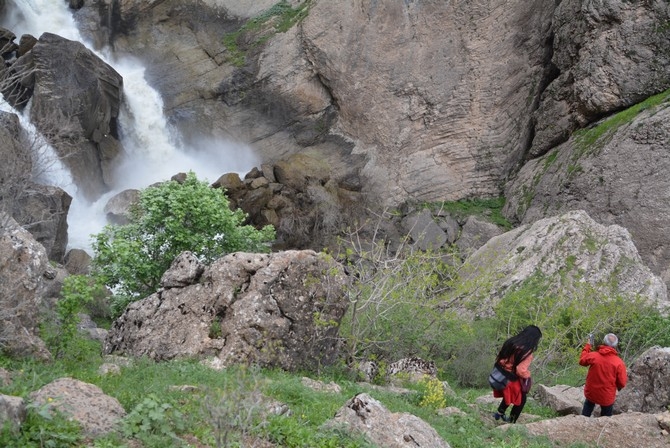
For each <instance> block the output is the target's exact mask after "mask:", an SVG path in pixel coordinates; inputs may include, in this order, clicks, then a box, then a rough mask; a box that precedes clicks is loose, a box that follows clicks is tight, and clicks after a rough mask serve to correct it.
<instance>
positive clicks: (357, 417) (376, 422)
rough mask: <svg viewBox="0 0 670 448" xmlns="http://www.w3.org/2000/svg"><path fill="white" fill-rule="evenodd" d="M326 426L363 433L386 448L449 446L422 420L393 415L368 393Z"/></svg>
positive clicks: (358, 398) (447, 447) (399, 414)
mask: <svg viewBox="0 0 670 448" xmlns="http://www.w3.org/2000/svg"><path fill="white" fill-rule="evenodd" d="M324 426H325V427H332V428H342V427H344V428H346V430H347V431H351V432H356V433H361V434H363V435H365V436H366V438H367V439H368V440H370V441H371V442H372V443H374V444H376V445H377V446H383V447H386V448H409V447H431V448H449V446H450V445H449V444H448V443H447V442H445V441H444V440H442V438H441V437H440V435H439V434H438V433H437V431H435V429H433V428H432V427H431V426H430V425H429V424H428V423H426V422H425V421H423V420H421V419H420V418H419V417H417V416H415V415H412V414H408V413H394V412H390V411H389V410H388V409H387V408H386V407H385V406H384V405H383V404H382V403H381V402H379V401H377V400H375V399H374V398H372V397H371V396H370V395H368V394H365V393H362V394H358V395H356V396H354V397H353V398H352V399H350V400H349V401H347V403H346V404H345V405H344V406H343V407H342V408H340V410H339V411H337V413H336V414H335V417H333V418H332V419H331V420H328V421H327V422H326V423H325V424H324Z"/></svg>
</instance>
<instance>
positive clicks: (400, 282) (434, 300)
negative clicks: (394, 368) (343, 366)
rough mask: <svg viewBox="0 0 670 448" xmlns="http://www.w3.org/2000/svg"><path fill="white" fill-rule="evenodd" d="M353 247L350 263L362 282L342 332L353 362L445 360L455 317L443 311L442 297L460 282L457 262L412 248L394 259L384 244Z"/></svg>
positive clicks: (352, 298) (352, 291)
mask: <svg viewBox="0 0 670 448" xmlns="http://www.w3.org/2000/svg"><path fill="white" fill-rule="evenodd" d="M352 247H354V249H352V250H350V252H349V253H348V254H347V260H346V261H345V263H347V265H348V266H347V267H348V270H349V272H350V273H352V275H353V277H354V278H355V279H356V281H355V283H354V285H353V287H352V288H351V289H350V292H349V302H350V303H349V307H348V310H347V314H346V315H345V317H344V318H343V320H342V323H341V326H340V335H341V336H342V337H343V339H344V342H345V350H346V357H347V359H349V360H350V361H357V360H370V359H376V360H377V361H384V360H391V361H396V360H398V359H401V358H405V357H409V356H419V357H423V358H425V359H435V358H440V357H442V356H444V355H445V350H444V348H445V345H448V341H445V338H444V334H445V331H446V329H447V327H448V326H449V325H450V324H451V323H452V322H453V321H452V320H451V318H452V317H453V313H452V312H451V311H448V310H446V309H445V308H444V307H443V305H444V303H443V300H442V298H441V295H442V292H443V291H444V290H445V289H447V288H448V287H449V285H450V284H451V282H452V281H453V278H454V276H455V269H454V267H453V266H452V265H451V264H450V263H449V262H448V261H450V259H451V258H450V257H449V256H448V255H447V254H443V253H433V252H422V251H418V250H415V249H414V248H412V247H411V246H403V247H401V248H400V249H398V250H397V251H396V252H395V253H393V254H389V253H388V252H387V248H386V246H385V244H383V243H380V244H372V245H371V246H370V248H369V249H367V250H363V249H362V248H361V247H360V246H355V245H353V246H352Z"/></svg>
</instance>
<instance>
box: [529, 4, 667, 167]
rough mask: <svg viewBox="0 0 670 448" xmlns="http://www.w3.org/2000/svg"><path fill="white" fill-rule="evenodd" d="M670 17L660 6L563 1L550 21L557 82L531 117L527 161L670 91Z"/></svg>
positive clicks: (664, 8) (548, 89)
mask: <svg viewBox="0 0 670 448" xmlns="http://www.w3.org/2000/svg"><path fill="white" fill-rule="evenodd" d="M668 20H670V10H668V8H667V5H666V4H664V3H663V2H658V1H655V2H628V1H626V0H597V1H584V0H564V1H561V2H558V6H557V8H556V13H555V15H554V20H553V30H554V43H553V50H554V51H553V57H552V63H553V64H554V65H555V66H556V69H557V73H559V75H558V77H557V78H556V79H554V80H553V81H552V82H551V83H550V84H549V86H548V87H547V89H546V90H545V91H544V93H543V94H542V100H541V102H540V106H539V108H538V110H537V111H536V112H535V114H534V115H535V117H536V126H535V136H534V139H533V144H532V148H531V150H530V155H531V156H537V155H540V154H544V153H545V152H547V151H548V150H549V149H551V148H553V147H554V146H556V145H557V144H559V143H561V142H564V141H565V140H567V138H568V137H569V136H570V134H571V133H572V131H574V130H575V129H579V128H582V127H585V126H586V125H587V124H589V123H591V122H593V121H596V120H597V119H599V118H600V117H602V116H604V115H607V114H610V113H612V112H616V111H619V110H621V109H623V108H625V107H627V106H630V105H632V104H635V103H638V102H639V101H641V100H643V99H644V98H646V97H648V96H650V95H652V94H655V93H658V92H660V91H663V90H665V89H667V88H668V87H670V73H668V70H667V67H668V65H669V64H670V50H668V49H669V48H670V30H668V28H667V26H665V24H666V23H667V22H668Z"/></svg>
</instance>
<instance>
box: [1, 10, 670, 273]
mask: <svg viewBox="0 0 670 448" xmlns="http://www.w3.org/2000/svg"><path fill="white" fill-rule="evenodd" d="M71 6H73V7H76V8H78V9H73V14H74V17H75V19H76V21H77V23H78V25H79V28H80V30H81V32H82V34H83V35H84V36H85V37H86V39H88V40H89V41H90V42H93V44H94V46H95V47H96V48H99V49H102V48H105V47H109V48H111V49H113V51H114V53H115V54H116V56H117V57H121V56H133V57H135V58H138V59H140V60H141V61H142V62H143V63H144V64H145V66H146V73H145V77H146V78H147V80H148V81H149V82H150V84H151V85H152V86H153V87H155V88H156V89H157V90H158V91H159V92H160V94H161V96H162V98H163V102H164V110H165V114H166V116H167V118H168V120H169V122H170V124H171V125H173V126H174V127H175V128H177V129H178V130H179V132H180V134H181V136H182V137H183V139H184V140H186V141H188V142H190V143H191V144H192V146H193V147H197V146H198V144H199V142H202V141H204V140H207V139H217V138H226V139H231V140H236V141H241V142H244V143H246V144H250V145H252V146H253V147H254V149H255V150H256V151H257V152H258V154H259V156H260V158H261V160H262V165H264V166H265V167H266V168H269V171H268V169H263V168H262V167H259V168H261V170H260V171H257V172H256V173H255V174H253V175H252V176H250V178H249V179H248V182H247V180H245V182H246V184H248V185H247V187H248V188H249V190H250V191H249V192H247V193H244V194H242V193H239V194H238V196H237V197H236V198H235V201H236V203H237V204H238V205H239V206H241V207H242V206H243V205H242V204H246V207H247V208H245V211H247V212H249V213H250V215H252V217H256V218H254V219H255V220H256V221H257V222H256V223H258V224H260V223H266V222H269V223H273V224H275V225H276V226H278V227H281V226H284V227H286V228H288V226H289V224H290V222H289V220H288V219H284V218H287V217H289V216H293V215H295V214H298V213H299V212H300V211H299V208H300V207H299V206H298V204H302V207H303V208H313V207H315V203H316V202H318V200H319V198H325V200H324V201H323V202H324V203H325V204H326V207H327V208H328V209H329V210H330V212H331V216H332V214H335V215H338V216H345V217H349V216H352V215H353V216H360V213H361V212H359V211H356V212H354V211H353V206H354V204H357V205H362V206H363V207H361V209H362V208H364V206H366V205H368V204H375V205H386V206H398V205H401V204H404V203H408V202H409V203H421V202H435V201H452V200H459V199H469V198H482V197H484V198H487V197H497V196H500V195H504V196H505V197H506V198H507V200H508V204H507V206H506V209H505V214H506V216H507V218H508V219H510V220H511V221H512V222H513V223H530V222H533V221H535V220H537V219H540V218H542V217H547V216H550V215H553V214H556V213H563V212H566V211H569V210H574V209H577V208H583V209H585V210H586V211H587V212H588V213H589V214H590V215H591V216H593V217H594V218H596V219H597V220H598V221H601V222H602V223H603V224H608V225H609V224H619V225H621V226H623V227H625V228H626V229H627V230H628V231H629V232H630V233H631V235H632V238H633V241H634V242H635V244H636V246H637V247H638V249H639V250H640V253H641V256H642V259H643V260H644V262H645V263H647V264H648V265H649V266H650V267H651V268H652V270H653V271H654V272H655V273H657V274H660V275H662V277H663V279H664V280H665V281H666V283H667V282H668V281H669V280H670V269H669V268H668V266H669V265H670V251H668V250H667V247H668V241H667V238H668V237H667V235H668V233H667V232H665V228H666V225H665V222H666V221H667V219H665V218H666V217H667V215H668V211H667V201H666V200H665V196H666V193H667V191H668V185H667V183H668V182H669V181H668V180H667V179H666V177H665V176H662V175H661V174H660V173H662V168H661V167H662V166H663V164H664V163H665V162H664V161H665V159H667V156H666V154H667V147H668V138H667V135H668V134H667V131H666V128H667V125H666V124H665V121H664V120H662V119H659V118H658V117H656V115H655V110H656V109H653V110H650V111H647V112H644V113H642V114H639V115H635V116H634V117H633V118H635V120H636V121H635V125H634V126H633V124H632V120H633V118H629V119H628V121H627V122H626V123H624V125H623V126H618V127H617V129H618V130H617V132H618V133H619V134H618V135H619V136H618V137H616V138H612V137H611V135H610V134H608V133H605V135H603V136H602V139H607V142H605V141H604V140H602V139H601V140H598V141H597V145H596V146H597V148H598V149H597V150H591V149H588V150H587V149H584V143H582V144H581V146H579V145H576V143H575V142H576V140H575V138H572V137H571V136H572V135H573V133H574V132H576V131H580V130H586V129H587V128H589V127H591V126H595V124H596V123H597V122H598V120H601V119H604V118H607V117H609V116H612V115H613V114H615V113H617V112H620V111H622V110H624V109H626V108H627V107H629V106H632V105H634V104H637V103H639V102H640V101H642V100H644V99H646V98H648V97H650V96H651V95H654V94H657V93H660V92H664V91H665V89H667V88H668V87H669V86H670V74H669V73H668V70H667V67H668V62H669V58H670V52H669V50H668V48H670V46H669V45H668V43H669V42H668V40H670V29H669V28H668V27H667V23H668V20H669V19H670V11H669V7H668V4H667V2H662V1H651V2H644V3H631V2H625V1H608V2H604V1H595V2H594V1H589V2H586V1H582V0H563V1H562V2H555V1H550V0H534V1H533V2H532V3H531V4H528V2H520V1H512V2H510V1H502V0H490V1H475V2H467V3H462V2H435V1H427V2H417V1H412V2H405V3H402V4H393V3H378V2H368V1H361V0H357V1H355V2H353V3H348V2H347V3H345V2H341V1H328V2H326V1H317V0H313V1H299V0H292V1H289V2H280V3H278V4H275V3H274V2H273V1H271V0H266V1H263V2H250V1H243V2H239V1H233V0H208V1H194V2H181V1H179V2H178V1H172V0H163V1H151V2H140V1H134V0H124V1H113V2H108V1H101V0H98V1H96V0H88V1H85V2H71ZM24 37H25V36H24ZM24 37H21V43H22V44H23V43H24ZM9 41H11V39H9ZM26 42H27V41H26ZM12 45H13V44H12ZM25 45H26V46H25V47H22V46H21V45H18V46H17V48H19V50H18V52H19V53H20V58H19V59H18V60H17V61H21V63H20V64H18V65H17V63H14V62H13V61H12V62H13V65H12V70H15V69H18V70H19V73H22V72H21V71H20V69H21V68H22V67H26V66H28V67H37V68H38V69H39V70H40V76H37V77H35V81H34V84H33V85H32V87H31V88H32V89H33V91H32V92H30V93H32V95H33V97H34V101H35V102H36V103H37V104H43V105H44V106H43V107H38V108H34V109H33V110H32V111H31V116H32V118H33V119H35V120H36V121H39V119H40V117H42V118H44V116H45V114H48V112H49V110H52V109H54V107H55V106H58V107H59V108H61V110H64V111H65V113H66V115H67V116H68V118H71V117H76V118H77V119H78V120H79V125H78V126H79V127H76V126H75V130H74V131H73V133H71V136H72V137H73V139H71V140H69V141H68V144H69V145H70V146H72V145H73V142H74V144H75V146H76V147H77V148H78V150H79V152H80V153H81V154H82V157H77V158H76V160H75V161H74V162H76V163H75V165H77V164H78V165H79V168H78V169H79V171H80V172H81V173H83V174H82V178H83V179H85V180H86V184H85V185H86V186H87V187H90V188H87V191H88V193H89V194H90V195H92V196H97V195H99V194H100V192H101V191H102V190H103V189H104V187H105V185H107V186H109V183H110V177H111V171H112V168H113V166H114V161H115V160H116V159H118V157H117V155H118V154H122V153H123V148H122V147H120V146H119V142H118V141H117V139H116V138H117V136H118V123H117V121H116V120H117V113H118V111H117V107H118V102H119V101H122V99H121V95H120V93H119V92H120V89H121V87H122V83H121V81H120V79H119V78H118V77H117V76H116V75H115V74H114V73H112V72H111V71H109V70H108V68H107V67H104V66H96V69H95V70H90V71H89V72H88V74H86V73H85V71H86V70H85V67H87V66H91V64H92V63H91V62H86V63H85V64H83V65H82V66H77V65H76V64H74V63H70V64H68V63H65V64H63V63H62V60H66V59H67V58H68V57H69V56H70V55H77V54H80V56H77V59H78V60H87V58H88V57H89V56H88V55H87V53H86V52H84V51H82V50H81V48H80V47H77V46H76V45H75V44H70V43H68V42H67V41H66V40H59V38H58V37H57V36H50V35H45V36H39V40H38V41H37V42H36V43H34V42H33V45H35V46H34V47H33V48H34V50H33V51H30V48H31V47H29V46H27V44H25ZM20 48H23V49H22V50H21V49H20ZM54 48H59V50H58V51H55V50H53V49H54ZM66 48H70V50H66ZM5 50H7V48H5ZM49 50H53V51H49ZM11 51H15V49H13V47H12V48H11ZM79 52H81V53H79ZM55 55H59V56H57V57H56V56H55ZM49 58H50V60H49ZM59 60H61V61H60V62H59ZM45 61H47V62H45ZM73 61H74V60H73ZM31 64H32V65H31ZM82 67H83V68H84V70H82ZM64 70H66V72H67V73H69V74H68V76H70V77H74V78H76V79H83V78H85V77H86V76H90V77H91V78H89V80H88V81H87V82H86V85H87V86H95V85H97V87H96V88H97V89H98V90H95V89H93V90H90V89H89V90H85V89H84V90H85V92H84V93H85V95H82V94H80V95H78V96H76V95H70V94H68V95H66V96H67V97H71V98H77V102H76V104H74V103H73V102H70V103H67V102H63V101H62V100H58V98H57V97H54V98H51V99H50V98H49V95H50V93H49V92H50V91H49V90H48V89H47V87H48V86H51V85H53V84H54V83H56V82H62V81H57V80H58V79H61V80H63V81H64V80H65V79H67V76H66V77H63V76H61V77H60V78H59V76H58V74H59V73H63V71H64ZM77 70H78V71H77ZM11 72H12V73H15V72H14V71H11ZM23 73H26V74H30V73H31V72H30V71H28V72H23ZM42 74H44V75H42ZM47 75H48V76H47ZM28 78H30V79H32V77H28V76H26V79H28ZM96 78H97V81H96ZM70 79H72V78H70ZM87 89H88V87H87ZM75 93H76V91H75ZM90 95H93V97H95V96H97V97H98V98H101V99H102V100H104V101H99V102H93V105H94V106H95V107H90V106H91V104H92V103H91V100H90V98H91V96H90ZM87 98H89V99H87ZM77 105H78V107H79V108H77V107H75V106H77ZM82 105H87V106H88V108H86V107H84V108H82V107H81V106H82ZM653 107H654V108H664V107H665V106H664V103H663V100H662V99H661V100H660V104H658V105H654V106H653ZM580 132H581V131H580ZM642 134H644V136H643V135H642ZM652 134H653V135H652ZM598 135H600V134H598ZM631 139H632V140H634V141H635V144H634V145H632V144H627V143H625V142H626V141H629V140H631ZM576 146H579V148H578V149H575V147H576ZM603 146H604V148H605V149H604V150H601V149H600V148H602V147H603ZM613 154H616V157H612V155H613ZM296 155H301V156H303V158H296V157H295V156H296ZM120 157H122V156H120ZM305 157H307V158H309V159H310V160H312V161H313V163H312V165H311V168H310V169H311V171H310V169H308V170H307V171H306V172H305V171H303V172H301V173H300V175H302V176H303V181H304V182H303V184H301V185H299V187H300V188H303V189H302V190H301V189H300V188H296V189H295V190H296V191H297V193H290V195H289V194H286V192H284V196H283V197H282V196H281V195H280V194H277V196H279V199H275V200H273V199H272V198H273V196H272V195H273V194H276V193H277V192H276V191H275V190H278V189H279V188H285V186H286V184H282V185H283V186H281V187H277V186H276V185H277V180H278V179H277V178H276V177H277V176H276V170H277V167H278V166H282V164H286V163H287V162H286V161H287V160H294V161H295V160H301V163H304V160H305ZM577 158H581V161H580V162H579V163H575V162H574V160H575V159H577ZM591 166H593V168H591ZM323 167H327V173H325V174H324V172H323ZM289 171H290V170H289ZM284 172H286V170H285V171H284ZM552 173H559V174H560V173H563V174H561V175H560V176H559V175H554V174H552ZM566 173H567V174H566ZM221 174H224V173H221ZM550 176H553V177H550ZM259 178H260V179H261V180H255V179H259ZM283 180H284V181H286V178H284V179H283ZM252 183H254V186H253V187H251V184H252ZM224 184H225V183H224ZM224 184H222V185H224ZM259 185H261V186H263V187H267V188H265V189H264V188H258V186H259ZM225 186H226V187H227V188H228V189H229V190H231V191H232V189H231V188H230V186H231V184H230V183H227V184H225ZM293 186H294V187H295V186H296V185H293ZM268 188H269V189H270V190H272V189H273V188H274V189H275V190H272V191H273V192H272V194H269V193H268V192H267V189H268ZM287 197H288V198H289V199H288V200H287V199H286V198H287ZM287 201H288V205H286V204H287ZM60 202H62V203H64V204H65V205H63V206H61V209H63V210H64V211H67V210H66V209H67V204H66V203H67V201H60ZM268 203H273V204H274V205H273V207H274V208H268V206H267V204H268ZM277 203H280V204H279V205H278V204H277ZM254 207H255V208H257V209H258V210H255V209H254ZM281 207H284V208H283V210H284V212H283V214H282V212H281V211H279V210H281ZM303 211H304V210H303ZM323 217H324V214H323V213H312V215H311V216H310V217H309V219H308V220H305V222H307V224H306V225H304V228H312V229H314V230H313V231H316V232H323V231H324V227H323V226H318V225H314V222H315V221H318V220H319V219H322V218H323ZM291 222H295V220H293V221H291ZM461 224H462V223H461ZM54 227H58V228H61V229H62V226H59V225H58V224H57V223H56V224H54ZM288 231H290V229H289V230H288ZM288 231H287V232H288ZM61 232H62V230H61ZM53 239H55V238H52V240H53ZM43 240H45V241H46V240H48V238H43ZM62 240H63V239H62V238H60V241H61V244H62ZM305 240H310V235H307V236H305V238H303V241H305ZM311 240H312V241H316V240H315V239H314V238H312V239H311ZM319 241H320V240H319ZM452 241H453V239H452ZM295 244H296V245H300V243H295ZM290 245H291V243H290V242H289V243H288V244H287V246H290ZM315 248H316V247H315ZM317 249H318V248H317ZM50 255H51V254H50ZM56 255H57V256H53V257H52V258H54V257H55V258H58V260H57V261H61V260H60V257H62V251H56Z"/></svg>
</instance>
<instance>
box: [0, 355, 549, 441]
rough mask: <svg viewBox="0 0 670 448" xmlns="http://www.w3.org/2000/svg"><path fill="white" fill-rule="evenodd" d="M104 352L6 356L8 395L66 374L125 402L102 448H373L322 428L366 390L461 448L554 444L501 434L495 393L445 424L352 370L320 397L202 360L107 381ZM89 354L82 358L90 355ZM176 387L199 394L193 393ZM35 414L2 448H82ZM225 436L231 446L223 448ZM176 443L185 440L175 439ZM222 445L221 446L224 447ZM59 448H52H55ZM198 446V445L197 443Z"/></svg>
mask: <svg viewBox="0 0 670 448" xmlns="http://www.w3.org/2000/svg"><path fill="white" fill-rule="evenodd" d="M92 345H93V347H94V348H96V349H97V350H85V351H83V352H81V353H78V355H77V361H76V362H74V361H73V360H72V359H71V358H70V359H57V360H55V361H53V362H51V363H41V362H36V361H18V360H12V359H8V358H2V357H0V365H2V366H3V367H4V368H6V369H8V370H10V371H11V372H12V373H13V382H12V384H11V385H9V386H5V387H2V389H0V393H2V394H6V395H14V396H21V397H24V398H25V397H27V396H28V394H29V393H30V392H32V391H34V390H37V389H39V388H40V387H42V386H44V385H45V384H47V383H49V382H51V381H53V380H55V379H57V378H60V377H64V376H69V377H73V378H76V379H79V380H81V381H85V382H88V383H92V384H95V385H97V386H98V387H100V388H101V389H102V390H103V391H104V392H105V393H106V394H108V395H110V396H112V397H115V398H116V399H118V400H119V402H120V403H121V405H122V406H123V407H124V409H125V410H126V412H127V413H128V414H129V416H128V417H127V418H126V420H125V422H124V424H123V425H122V426H121V427H122V428H124V430H125V431H126V433H125V435H124V433H123V432H121V431H119V432H116V433H112V434H109V435H106V436H103V437H100V438H99V439H97V440H94V441H92V442H91V443H92V445H90V446H96V447H119V448H120V447H127V446H129V443H131V442H130V440H131V439H130V438H131V437H132V438H133V439H134V440H135V442H132V443H137V441H139V442H141V443H142V446H145V447H150V446H155V447H160V446H184V447H186V446H189V445H188V444H187V443H186V442H185V441H184V440H193V438H197V440H198V441H199V443H201V444H202V445H205V446H211V447H215V446H241V445H240V444H239V443H240V442H239V440H240V435H241V434H245V436H246V437H253V438H256V439H257V440H268V441H271V442H273V443H275V444H277V445H278V446H282V447H333V448H334V447H345V448H346V447H351V448H354V447H372V446H373V445H372V444H370V443H369V442H367V441H366V440H365V439H364V437H363V436H362V435H359V434H354V433H350V432H346V431H344V432H343V431H338V430H336V429H333V430H327V429H324V428H323V427H322V425H323V424H324V423H325V422H326V421H328V420H330V419H331V418H332V417H333V416H334V415H335V413H336V412H337V410H338V409H340V408H341V407H342V406H343V405H344V404H345V403H346V401H347V400H348V399H350V398H352V397H353V396H354V395H355V394H357V393H360V392H366V393H368V394H370V395H371V396H373V397H374V398H375V399H377V400H379V401H380V402H381V403H382V404H383V405H384V406H386V407H387V408H388V409H389V410H390V411H392V412H408V413H411V414H414V415H416V416H418V417H420V418H422V419H423V420H425V421H426V422H427V423H429V424H430V425H431V426H432V427H433V428H435V430H436V431H437V432H438V433H439V434H440V436H441V437H443V438H444V439H445V440H446V441H447V442H449V444H450V445H451V446H452V447H454V448H458V447H482V448H483V447H490V446H499V447H513V446H519V447H529V448H543V447H547V448H549V447H551V446H552V445H551V443H549V442H548V441H547V440H544V439H540V438H533V437H529V436H527V435H525V434H524V433H523V431H512V432H507V433H502V432H500V431H497V430H496V424H495V422H494V421H493V420H492V419H491V418H490V416H489V414H490V412H491V411H492V410H491V409H489V408H490V407H491V406H480V405H475V404H474V403H475V398H477V397H478V396H481V395H485V394H489V393H490V391H488V390H486V389H458V388H456V389H455V395H453V396H448V397H447V405H448V406H455V407H457V408H459V409H460V410H461V411H463V412H464V415H458V416H448V417H444V416H440V415H438V414H437V413H436V411H435V410H434V409H431V408H429V407H422V406H420V405H419V403H420V402H421V390H422V389H421V387H420V386H412V385H408V386H407V387H409V388H411V389H412V390H413V392H412V393H409V394H398V393H394V392H391V391H380V390H378V389H374V388H372V387H371V386H369V385H367V384H364V383H356V382H353V381H351V380H350V379H348V378H349V377H348V375H347V374H346V372H339V371H338V370H333V371H331V372H327V373H325V374H324V376H322V377H321V378H315V379H320V380H321V381H323V382H324V383H330V382H331V381H332V382H336V383H337V384H338V385H339V386H340V388H341V392H318V391H314V390H312V389H310V388H308V387H306V386H304V385H303V384H302V382H301V378H302V376H306V375H303V374H300V373H296V374H291V373H287V372H284V371H280V370H268V369H254V368H244V367H235V368H229V369H226V370H223V371H215V370H212V369H210V368H208V367H206V366H203V365H202V364H200V363H198V362H195V361H188V360H181V361H169V362H162V363H155V362H152V361H149V360H146V359H137V360H134V361H133V362H132V364H131V365H130V366H128V367H122V371H121V374H119V375H107V376H101V375H99V374H98V367H99V366H100V365H101V364H102V363H103V358H102V357H101V355H100V354H99V353H100V351H99V349H100V346H99V344H98V345H97V347H96V346H95V345H96V344H95V343H93V344H92ZM82 353H83V354H82ZM178 386H193V388H191V389H190V390H187V391H184V390H180V389H178ZM260 397H265V398H264V399H265V400H268V399H272V400H276V401H279V402H281V403H284V404H285V405H287V406H288V408H289V409H290V411H291V412H290V415H267V414H266V415H264V414H263V413H262V412H261V409H262V406H261V405H260V401H259V400H260ZM527 410H528V411H529V412H532V413H534V414H537V415H540V416H541V417H540V418H547V417H551V416H553V413H552V412H551V411H550V410H548V409H547V408H544V407H542V406H539V405H537V404H529V405H528V408H527ZM39 411H40V410H38V409H31V410H30V412H29V418H28V420H27V421H26V423H25V424H24V425H23V426H22V428H21V430H20V431H16V430H14V431H12V430H10V429H8V428H5V429H4V430H3V431H2V432H0V446H10V447H11V446H16V447H19V446H21V447H28V448H30V447H41V446H47V445H42V443H43V441H40V440H39V438H40V434H42V435H44V434H48V435H49V437H50V438H51V440H53V441H55V445H53V446H57V447H63V448H65V447H77V446H81V441H82V440H83V436H82V435H81V433H80V432H79V431H80V430H79V427H78V426H77V425H76V424H73V423H72V422H69V421H68V420H67V419H65V418H60V417H56V418H52V419H47V418H44V416H42V415H41V413H40V412H39ZM224 435H225V439H226V443H227V445H221V441H222V440H224V438H223V436H224ZM175 436H176V437H177V438H176V439H175ZM217 444H218V445H217ZM49 446H51V445H49ZM191 446H192V445H191Z"/></svg>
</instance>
